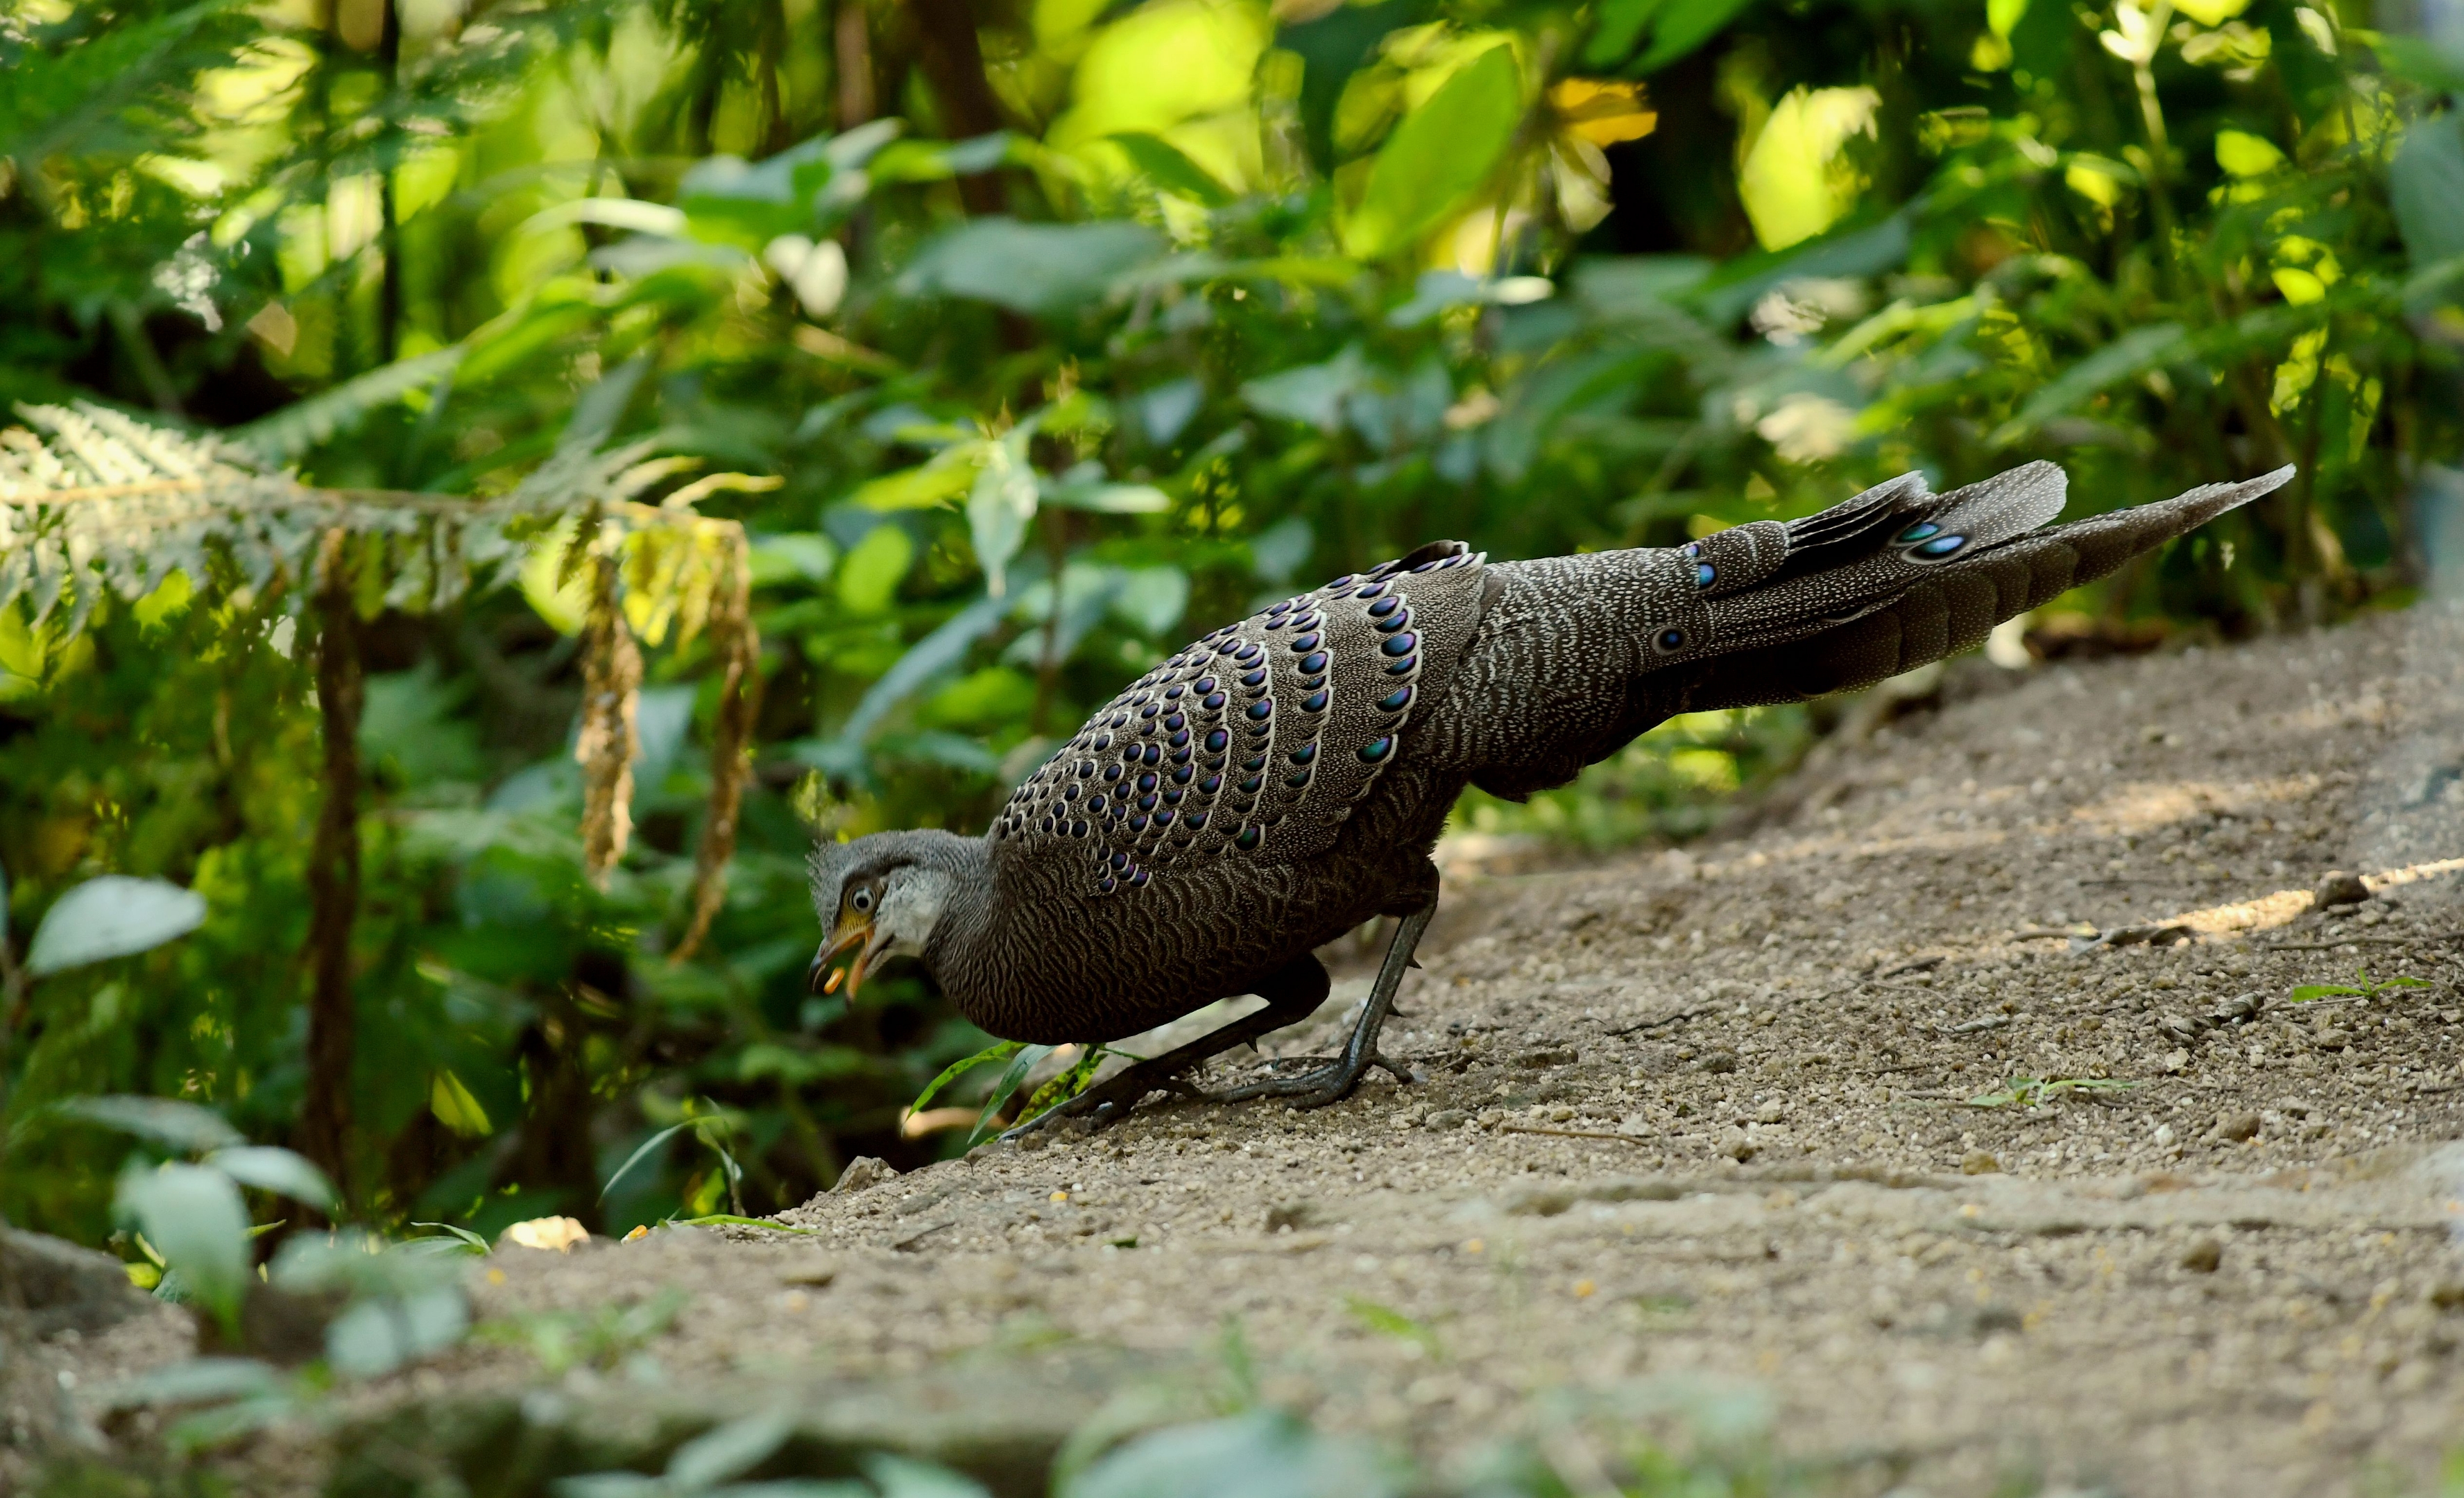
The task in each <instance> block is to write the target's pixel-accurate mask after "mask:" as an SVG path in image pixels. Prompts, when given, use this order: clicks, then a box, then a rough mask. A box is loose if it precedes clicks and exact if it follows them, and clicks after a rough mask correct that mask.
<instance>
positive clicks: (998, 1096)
mask: <svg viewBox="0 0 2464 1498" xmlns="http://www.w3.org/2000/svg"><path fill="white" fill-rule="evenodd" d="M1057 1048H1058V1047H1056V1046H1029V1045H1026V1044H1024V1043H1023V1042H1020V1041H995V1042H993V1043H992V1044H991V1045H989V1046H985V1047H984V1048H983V1049H981V1050H979V1051H977V1052H976V1053H975V1054H974V1055H971V1056H961V1057H959V1058H958V1059H957V1060H956V1061H954V1062H952V1063H950V1064H949V1065H948V1066H946V1067H943V1068H941V1074H940V1075H939V1076H936V1077H935V1078H934V1079H933V1080H932V1081H931V1082H930V1083H928V1084H926V1086H925V1088H924V1090H923V1091H921V1092H918V1093H916V1094H915V1101H913V1102H912V1103H910V1104H908V1105H907V1114H908V1116H909V1117H911V1118H912V1117H913V1116H915V1115H916V1114H918V1113H920V1112H923V1111H924V1108H925V1105H926V1104H928V1103H930V1102H932V1101H933V1099H934V1098H935V1097H937V1096H939V1095H940V1093H941V1090H942V1089H943V1088H946V1087H948V1086H949V1085H950V1084H951V1083H953V1082H956V1081H957V1079H958V1078H959V1077H961V1076H963V1075H965V1074H966V1073H967V1072H969V1071H972V1070H974V1069H975V1068H978V1067H984V1066H991V1065H993V1064H994V1063H996V1062H1004V1061H1005V1062H1007V1063H1009V1065H1008V1066H1006V1067H1004V1068H1001V1080H1000V1081H999V1082H996V1083H995V1084H993V1090H992V1095H991V1096H990V1097H988V1098H986V1099H985V1100H984V1107H983V1112H980V1113H979V1114H978V1115H977V1116H976V1125H975V1127H974V1128H973V1129H970V1130H969V1131H967V1147H968V1148H969V1149H973V1148H975V1147H976V1146H977V1145H979V1144H981V1143H982V1142H983V1141H984V1138H985V1136H986V1135H990V1134H991V1133H992V1132H993V1128H994V1126H995V1123H996V1122H997V1121H998V1120H999V1118H1000V1116H1001V1110H1002V1109H1003V1108H1006V1107H1008V1106H1009V1101H1010V1099H1011V1098H1013V1097H1016V1096H1017V1095H1018V1090H1019V1089H1020V1088H1021V1087H1023V1086H1024V1085H1025V1084H1026V1076H1027V1073H1028V1072H1030V1071H1033V1070H1034V1069H1035V1068H1036V1065H1037V1063H1039V1062H1041V1061H1043V1060H1044V1058H1045V1057H1046V1056H1049V1055H1051V1054H1052V1052H1053V1051H1054V1050H1055V1049H1057ZM1107 1056H1118V1057H1120V1058H1121V1059H1122V1060H1124V1061H1140V1060H1143V1059H1145V1058H1143V1057H1140V1056H1133V1055H1131V1054H1130V1053H1129V1052H1128V1051H1126V1050H1114V1049H1113V1048H1112V1047H1111V1046H1085V1047H1082V1048H1081V1049H1080V1051H1079V1054H1078V1058H1077V1059H1076V1060H1075V1061H1072V1062H1071V1063H1070V1064H1069V1066H1068V1067H1067V1068H1066V1069H1064V1070H1063V1071H1062V1073H1061V1074H1060V1075H1059V1076H1056V1077H1054V1078H1053V1079H1052V1080H1050V1081H1049V1082H1046V1083H1045V1084H1044V1086H1042V1087H1040V1088H1038V1089H1036V1090H1035V1093H1034V1095H1032V1096H1031V1097H1029V1098H1028V1099H1027V1101H1026V1106H1025V1107H1024V1108H1023V1109H1021V1110H1020V1116H1022V1117H1023V1118H1034V1117H1038V1116H1040V1115H1041V1114H1043V1113H1045V1112H1047V1111H1049V1110H1051V1109H1055V1108H1058V1107H1060V1106H1061V1105H1062V1104H1064V1103H1067V1102H1068V1101H1069V1100H1070V1099H1071V1098H1073V1097H1076V1096H1077V1095H1078V1094H1079V1093H1081V1092H1084V1091H1085V1090H1087V1088H1088V1086H1089V1084H1090V1083H1092V1082H1093V1081H1094V1080H1095V1069H1096V1068H1098V1067H1101V1066H1102V1065H1103V1064H1104V1058H1105V1057H1107Z"/></svg>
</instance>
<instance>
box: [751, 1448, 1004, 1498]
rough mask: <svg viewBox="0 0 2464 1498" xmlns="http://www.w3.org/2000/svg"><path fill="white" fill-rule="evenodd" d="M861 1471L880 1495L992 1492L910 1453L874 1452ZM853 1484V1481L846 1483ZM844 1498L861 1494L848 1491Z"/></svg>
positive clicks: (976, 1497)
mask: <svg viewBox="0 0 2464 1498" xmlns="http://www.w3.org/2000/svg"><path fill="white" fill-rule="evenodd" d="M864 1475H865V1476H867V1477H869V1478H871V1479H872V1484H873V1486H874V1487H877V1488H879V1489H880V1490H881V1498H992V1494H991V1492H990V1491H989V1490H988V1489H986V1488H985V1487H984V1486H983V1485H982V1484H981V1483H979V1482H977V1481H976V1480H975V1479H973V1478H969V1477H961V1476H960V1475H958V1474H957V1473H956V1472H953V1471H951V1470H950V1469H949V1468H948V1467H945V1466H935V1465H933V1464H932V1463H930V1462H918V1461H916V1460H914V1459H913V1457H902V1456H891V1455H890V1454H889V1453H888V1452H875V1453H874V1454H873V1455H871V1456H869V1457H866V1458H865V1459H864ZM848 1486H849V1487H850V1488H853V1487H854V1486H855V1485H853V1484H850V1485H848ZM781 1498H838V1495H836V1494H832V1493H818V1492H817V1493H812V1494H801V1493H800V1494H781ZM847 1498H864V1495H862V1494H861V1492H860V1490H859V1491H851V1492H850V1493H848V1494H847Z"/></svg>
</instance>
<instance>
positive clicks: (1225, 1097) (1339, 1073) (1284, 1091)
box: [1204, 1051, 1419, 1109]
mask: <svg viewBox="0 0 2464 1498" xmlns="http://www.w3.org/2000/svg"><path fill="white" fill-rule="evenodd" d="M1294 1059H1299V1058H1294ZM1309 1059H1312V1060H1314V1059H1317V1058H1314V1057H1312V1058H1309ZM1372 1067H1382V1068H1385V1069H1386V1071H1387V1072H1389V1073H1390V1074H1391V1075H1393V1077H1394V1078H1395V1080H1396V1081H1397V1082H1400V1083H1402V1084H1403V1085H1404V1086H1405V1087H1409V1086H1411V1085H1412V1084H1413V1083H1415V1082H1417V1081H1419V1077H1417V1076H1415V1075H1413V1073H1412V1068H1409V1067H1407V1066H1404V1065H1402V1064H1400V1063H1398V1062H1395V1061H1390V1060H1388V1059H1387V1058H1386V1056H1385V1055H1384V1053H1382V1052H1379V1051H1371V1052H1370V1053H1369V1054H1368V1056H1366V1057H1365V1058H1363V1059H1362V1060H1361V1062H1360V1063H1359V1065H1357V1066H1354V1065H1353V1064H1352V1063H1351V1062H1350V1061H1348V1060H1347V1059H1345V1058H1343V1057H1340V1056H1337V1057H1331V1058H1328V1059H1327V1060H1326V1062H1325V1064H1324V1065H1323V1066H1319V1067H1316V1068H1312V1069H1310V1070H1308V1071H1304V1072H1301V1073H1300V1074H1298V1075H1296V1076H1268V1077H1265V1078H1262V1079H1260V1080H1259V1081H1256V1082H1247V1083H1243V1084H1242V1085H1241V1086H1239V1087H1232V1088H1226V1089H1224V1090H1222V1091H1221V1092H1208V1093H1206V1094H1204V1096H1205V1097H1206V1099H1207V1101H1209V1102H1214V1103H1239V1102H1245V1101H1247V1100H1248V1099H1250V1098H1253V1097H1280V1098H1283V1099H1285V1100H1286V1101H1287V1102H1288V1103H1289V1104H1290V1106H1292V1107H1293V1108H1296V1109H1307V1108H1324V1107H1326V1106H1327V1105H1328V1104H1330V1103H1339V1102H1342V1101H1343V1100H1344V1099H1345V1098H1347V1097H1350V1096H1351V1095H1352V1093H1353V1089H1355V1088H1357V1087H1359V1086H1360V1079H1361V1078H1362V1077H1364V1076H1367V1075H1368V1074H1369V1069H1370V1068H1372Z"/></svg>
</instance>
